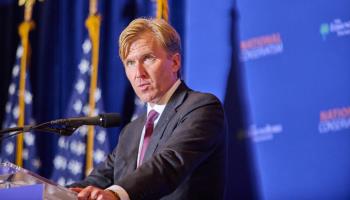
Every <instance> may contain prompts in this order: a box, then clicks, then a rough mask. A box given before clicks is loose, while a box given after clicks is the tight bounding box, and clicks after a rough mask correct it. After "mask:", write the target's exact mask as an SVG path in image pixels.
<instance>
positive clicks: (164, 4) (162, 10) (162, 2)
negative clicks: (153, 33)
mask: <svg viewBox="0 0 350 200" xmlns="http://www.w3.org/2000/svg"><path fill="white" fill-rule="evenodd" d="M157 19H164V20H165V21H169V7H168V0H157Z"/></svg>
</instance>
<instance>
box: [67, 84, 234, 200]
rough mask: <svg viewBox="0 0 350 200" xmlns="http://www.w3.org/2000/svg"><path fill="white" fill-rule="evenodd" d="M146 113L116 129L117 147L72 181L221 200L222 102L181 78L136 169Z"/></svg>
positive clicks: (180, 198)
mask: <svg viewBox="0 0 350 200" xmlns="http://www.w3.org/2000/svg"><path fill="white" fill-rule="evenodd" d="M145 120H146V114H145V115H143V116H141V117H139V118H138V119H136V120H135V121H133V122H131V123H129V124H128V125H127V126H126V127H125V128H124V129H123V130H122V132H121V133H120V138H119V142H118V145H117V147H116V148H115V149H114V150H113V152H112V153H111V154H110V155H109V156H108V157H107V159H106V161H105V162H104V163H102V164H101V165H99V166H97V167H96V168H95V169H94V170H93V171H92V173H91V174H90V175H89V176H88V177H86V178H85V180H83V181H81V182H78V183H75V184H73V185H72V186H80V187H86V186H88V185H93V186H97V187H100V188H107V187H109V186H111V185H119V186H121V187H123V188H124V189H125V190H126V191H127V193H128V194H129V196H130V199H131V200H138V199H144V200H146V199H150V200H154V199H162V200H196V199H212V200H219V199H223V197H224V188H225V172H226V169H225V166H226V163H225V162H226V142H227V141H226V131H225V119H224V111H223V108H222V105H221V103H220V101H219V100H218V99H217V98H216V97H215V96H213V95H211V94H204V93H199V92H195V91H192V90H190V89H189V88H188V87H187V86H186V85H185V84H184V83H181V84H180V85H179V87H178V88H177V89H176V91H175V93H174V94H173V95H172V97H171V98H170V100H169V102H168V103H167V105H166V107H165V109H164V111H163V113H162V115H161V116H160V119H159V121H158V123H157V125H156V127H155V128H154V132H153V135H152V137H151V141H150V143H149V146H148V148H147V151H146V153H145V157H144V160H143V164H142V165H141V166H139V167H138V168H136V162H137V154H138V147H139V141H140V137H141V132H142V129H143V126H144V123H145Z"/></svg>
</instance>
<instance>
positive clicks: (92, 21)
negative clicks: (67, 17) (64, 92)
mask: <svg viewBox="0 0 350 200" xmlns="http://www.w3.org/2000/svg"><path fill="white" fill-rule="evenodd" d="M97 3H98V2H97V0H90V9H89V17H88V18H87V20H86V21H85V25H86V28H87V29H88V32H89V36H90V40H91V43H92V56H91V63H92V69H91V80H90V91H89V108H90V109H89V116H93V115H94V111H95V104H96V100H95V93H96V88H97V77H98V76H97V75H98V58H99V47H100V26H101V16H100V15H99V14H98V12H97ZM94 134H95V133H94V127H93V126H89V127H88V134H87V144H86V170H85V174H86V175H88V174H89V173H90V171H91V170H92V168H93V150H94Z"/></svg>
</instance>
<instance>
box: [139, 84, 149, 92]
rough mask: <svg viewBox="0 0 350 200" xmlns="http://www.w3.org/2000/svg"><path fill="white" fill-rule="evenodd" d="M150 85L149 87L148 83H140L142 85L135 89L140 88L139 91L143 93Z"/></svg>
mask: <svg viewBox="0 0 350 200" xmlns="http://www.w3.org/2000/svg"><path fill="white" fill-rule="evenodd" d="M150 85H151V84H150V83H142V84H139V85H137V87H138V88H140V89H141V91H144V90H146V89H147V88H148V87H149V86H150Z"/></svg>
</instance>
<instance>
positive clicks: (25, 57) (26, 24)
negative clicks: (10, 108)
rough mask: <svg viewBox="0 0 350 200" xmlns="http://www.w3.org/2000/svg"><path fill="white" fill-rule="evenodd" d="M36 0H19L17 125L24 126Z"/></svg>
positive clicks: (20, 148) (20, 140)
mask: <svg viewBox="0 0 350 200" xmlns="http://www.w3.org/2000/svg"><path fill="white" fill-rule="evenodd" d="M34 4H35V0H19V5H20V6H23V5H24V21H23V22H22V23H21V24H20V25H19V27H18V33H19V36H20V38H21V44H22V49H23V53H22V57H21V68H20V79H19V93H18V104H19V110H18V113H19V116H18V122H17V126H19V127H22V126H24V116H25V102H24V100H25V92H26V91H25V88H26V85H25V84H26V72H27V71H26V70H27V64H28V61H29V56H30V43H29V32H30V31H31V30H33V29H34V22H33V21H32V11H33V6H34ZM22 155H23V133H21V134H19V135H18V137H17V146H16V164H17V165H18V166H20V167H22V166H23V156H22Z"/></svg>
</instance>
